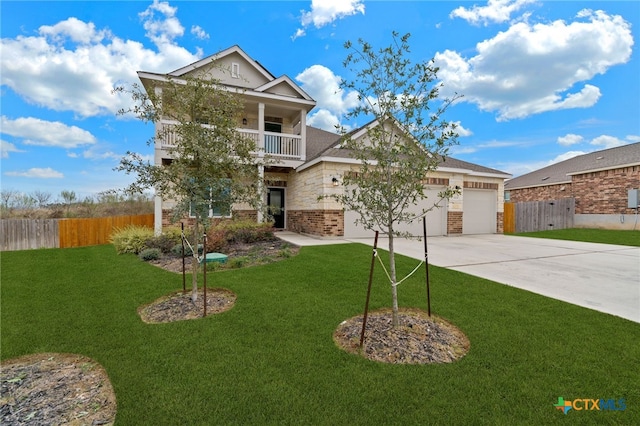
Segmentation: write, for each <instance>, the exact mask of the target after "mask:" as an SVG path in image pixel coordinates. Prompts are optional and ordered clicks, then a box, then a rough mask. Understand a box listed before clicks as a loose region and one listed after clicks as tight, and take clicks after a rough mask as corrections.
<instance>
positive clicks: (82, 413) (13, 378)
mask: <svg viewBox="0 0 640 426" xmlns="http://www.w3.org/2000/svg"><path fill="white" fill-rule="evenodd" d="M0 380H1V387H2V388H1V390H2V393H1V395H2V396H1V397H0V418H1V419H2V424H3V425H16V426H17V425H60V424H68V425H111V424H113V422H114V420H115V416H116V397H115V394H114V392H113V388H112V386H111V382H110V381H109V377H108V376H107V373H106V371H105V370H104V368H102V367H101V366H100V365H99V364H98V363H96V362H95V361H93V360H91V359H90V358H87V357H84V356H81V355H75V354H57V353H41V354H35V355H26V356H23V357H20V358H14V359H10V360H6V361H3V362H2V369H1V371H0Z"/></svg>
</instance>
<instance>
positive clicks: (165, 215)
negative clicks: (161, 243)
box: [162, 209, 258, 228]
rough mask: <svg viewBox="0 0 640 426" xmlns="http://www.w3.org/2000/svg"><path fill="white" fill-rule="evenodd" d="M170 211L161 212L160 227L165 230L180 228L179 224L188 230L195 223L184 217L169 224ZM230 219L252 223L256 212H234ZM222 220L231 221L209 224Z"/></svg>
mask: <svg viewBox="0 0 640 426" xmlns="http://www.w3.org/2000/svg"><path fill="white" fill-rule="evenodd" d="M172 214H173V213H172V211H171V210H168V209H163V210H162V227H163V228H166V227H168V226H180V223H184V227H185V228H189V227H190V226H193V223H194V221H195V218H192V217H184V218H182V219H181V220H179V221H177V222H175V223H172V222H171V216H172ZM232 218H233V219H236V220H254V221H258V212H256V211H255V210H234V211H233V213H232ZM223 220H231V219H229V218H212V219H211V224H212V225H214V226H215V225H216V224H218V223H220V222H222V221H223Z"/></svg>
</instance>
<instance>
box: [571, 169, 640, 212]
mask: <svg viewBox="0 0 640 426" xmlns="http://www.w3.org/2000/svg"><path fill="white" fill-rule="evenodd" d="M639 186H640V166H633V167H625V168H621V169H615V170H603V171H601V172H594V173H585V174H581V175H575V176H573V193H574V196H575V198H576V214H622V213H627V214H628V213H630V212H632V211H633V209H628V208H627V197H628V193H627V191H628V190H629V189H633V188H638V187H639Z"/></svg>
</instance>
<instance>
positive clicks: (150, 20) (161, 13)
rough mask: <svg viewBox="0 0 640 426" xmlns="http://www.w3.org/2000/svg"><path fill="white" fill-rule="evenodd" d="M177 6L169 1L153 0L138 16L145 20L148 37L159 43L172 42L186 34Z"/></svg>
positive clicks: (144, 24)
mask: <svg viewBox="0 0 640 426" xmlns="http://www.w3.org/2000/svg"><path fill="white" fill-rule="evenodd" d="M177 11H178V8H177V7H172V6H170V5H169V3H168V2H161V1H158V0H153V4H152V5H151V6H149V7H148V8H147V9H146V10H145V11H144V12H140V13H139V14H138V16H139V17H140V19H141V20H142V22H143V26H144V29H145V30H146V31H147V34H146V35H147V37H148V38H149V39H150V40H152V41H153V42H154V43H156V44H157V45H159V46H160V45H164V44H171V43H172V42H173V40H174V39H175V38H177V37H181V36H182V35H183V34H184V27H183V26H182V24H181V23H180V21H179V20H178V18H176V12H177Z"/></svg>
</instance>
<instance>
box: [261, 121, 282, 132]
mask: <svg viewBox="0 0 640 426" xmlns="http://www.w3.org/2000/svg"><path fill="white" fill-rule="evenodd" d="M264 131H265V132H273V133H282V124H280V123H269V122H266V121H265V123H264Z"/></svg>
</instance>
